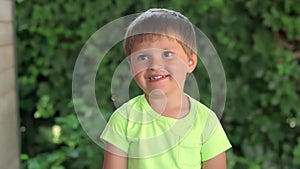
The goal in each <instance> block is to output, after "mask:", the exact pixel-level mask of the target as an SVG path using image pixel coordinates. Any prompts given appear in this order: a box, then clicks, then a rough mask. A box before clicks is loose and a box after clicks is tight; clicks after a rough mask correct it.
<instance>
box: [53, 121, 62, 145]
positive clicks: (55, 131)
mask: <svg viewBox="0 0 300 169" xmlns="http://www.w3.org/2000/svg"><path fill="white" fill-rule="evenodd" d="M52 134H53V140H52V141H53V142H54V143H58V142H59V137H60V134H61V127H60V126H59V125H54V126H52Z"/></svg>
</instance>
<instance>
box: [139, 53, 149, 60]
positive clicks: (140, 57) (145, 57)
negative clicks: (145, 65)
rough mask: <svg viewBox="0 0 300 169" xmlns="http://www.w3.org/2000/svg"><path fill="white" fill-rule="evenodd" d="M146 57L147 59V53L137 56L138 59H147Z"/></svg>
mask: <svg viewBox="0 0 300 169" xmlns="http://www.w3.org/2000/svg"><path fill="white" fill-rule="evenodd" d="M148 59H149V56H148V55H144V54H142V55H138V56H137V60H139V61H144V60H148Z"/></svg>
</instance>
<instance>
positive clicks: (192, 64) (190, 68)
mask: <svg viewBox="0 0 300 169" xmlns="http://www.w3.org/2000/svg"><path fill="white" fill-rule="evenodd" d="M197 59H198V57H197V54H196V53H193V54H192V56H190V57H189V60H188V73H192V72H193V71H194V69H195V68H196V66H197V61H198V60H197Z"/></svg>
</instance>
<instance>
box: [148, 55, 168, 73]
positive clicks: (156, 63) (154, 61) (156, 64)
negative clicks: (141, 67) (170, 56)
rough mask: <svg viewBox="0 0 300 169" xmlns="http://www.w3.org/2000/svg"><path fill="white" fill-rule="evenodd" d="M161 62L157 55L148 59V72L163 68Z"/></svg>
mask: <svg viewBox="0 0 300 169" xmlns="http://www.w3.org/2000/svg"><path fill="white" fill-rule="evenodd" d="M163 65H164V64H163V60H162V58H161V57H160V56H159V55H156V56H153V57H151V59H150V62H149V65H148V69H149V70H158V69H161V68H163Z"/></svg>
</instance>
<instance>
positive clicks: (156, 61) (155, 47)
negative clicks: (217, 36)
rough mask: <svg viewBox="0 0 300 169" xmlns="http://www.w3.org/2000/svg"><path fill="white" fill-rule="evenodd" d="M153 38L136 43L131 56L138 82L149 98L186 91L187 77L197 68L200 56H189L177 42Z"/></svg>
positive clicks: (164, 37)
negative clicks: (155, 93) (155, 92)
mask: <svg viewBox="0 0 300 169" xmlns="http://www.w3.org/2000/svg"><path fill="white" fill-rule="evenodd" d="M149 36H150V35H149ZM152 36H154V37H151V38H146V40H144V41H142V42H141V43H138V42H136V43H135V44H134V46H133V49H132V51H133V52H132V54H131V55H130V56H129V57H130V58H129V59H130V67H131V71H132V73H133V75H134V79H135V81H136V82H137V84H138V85H139V86H140V88H141V89H142V90H143V91H144V93H145V94H146V95H148V94H150V92H151V91H154V90H159V91H160V92H162V93H163V94H165V95H167V94H168V93H170V92H175V91H183V87H184V82H185V79H186V76H187V73H190V72H192V71H193V70H194V68H195V66H196V64H197V56H196V55H195V56H188V55H187V54H186V53H185V51H184V50H183V48H182V46H181V45H180V43H178V41H176V40H175V39H172V38H168V37H166V36H158V35H157V36H156V35H152Z"/></svg>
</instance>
